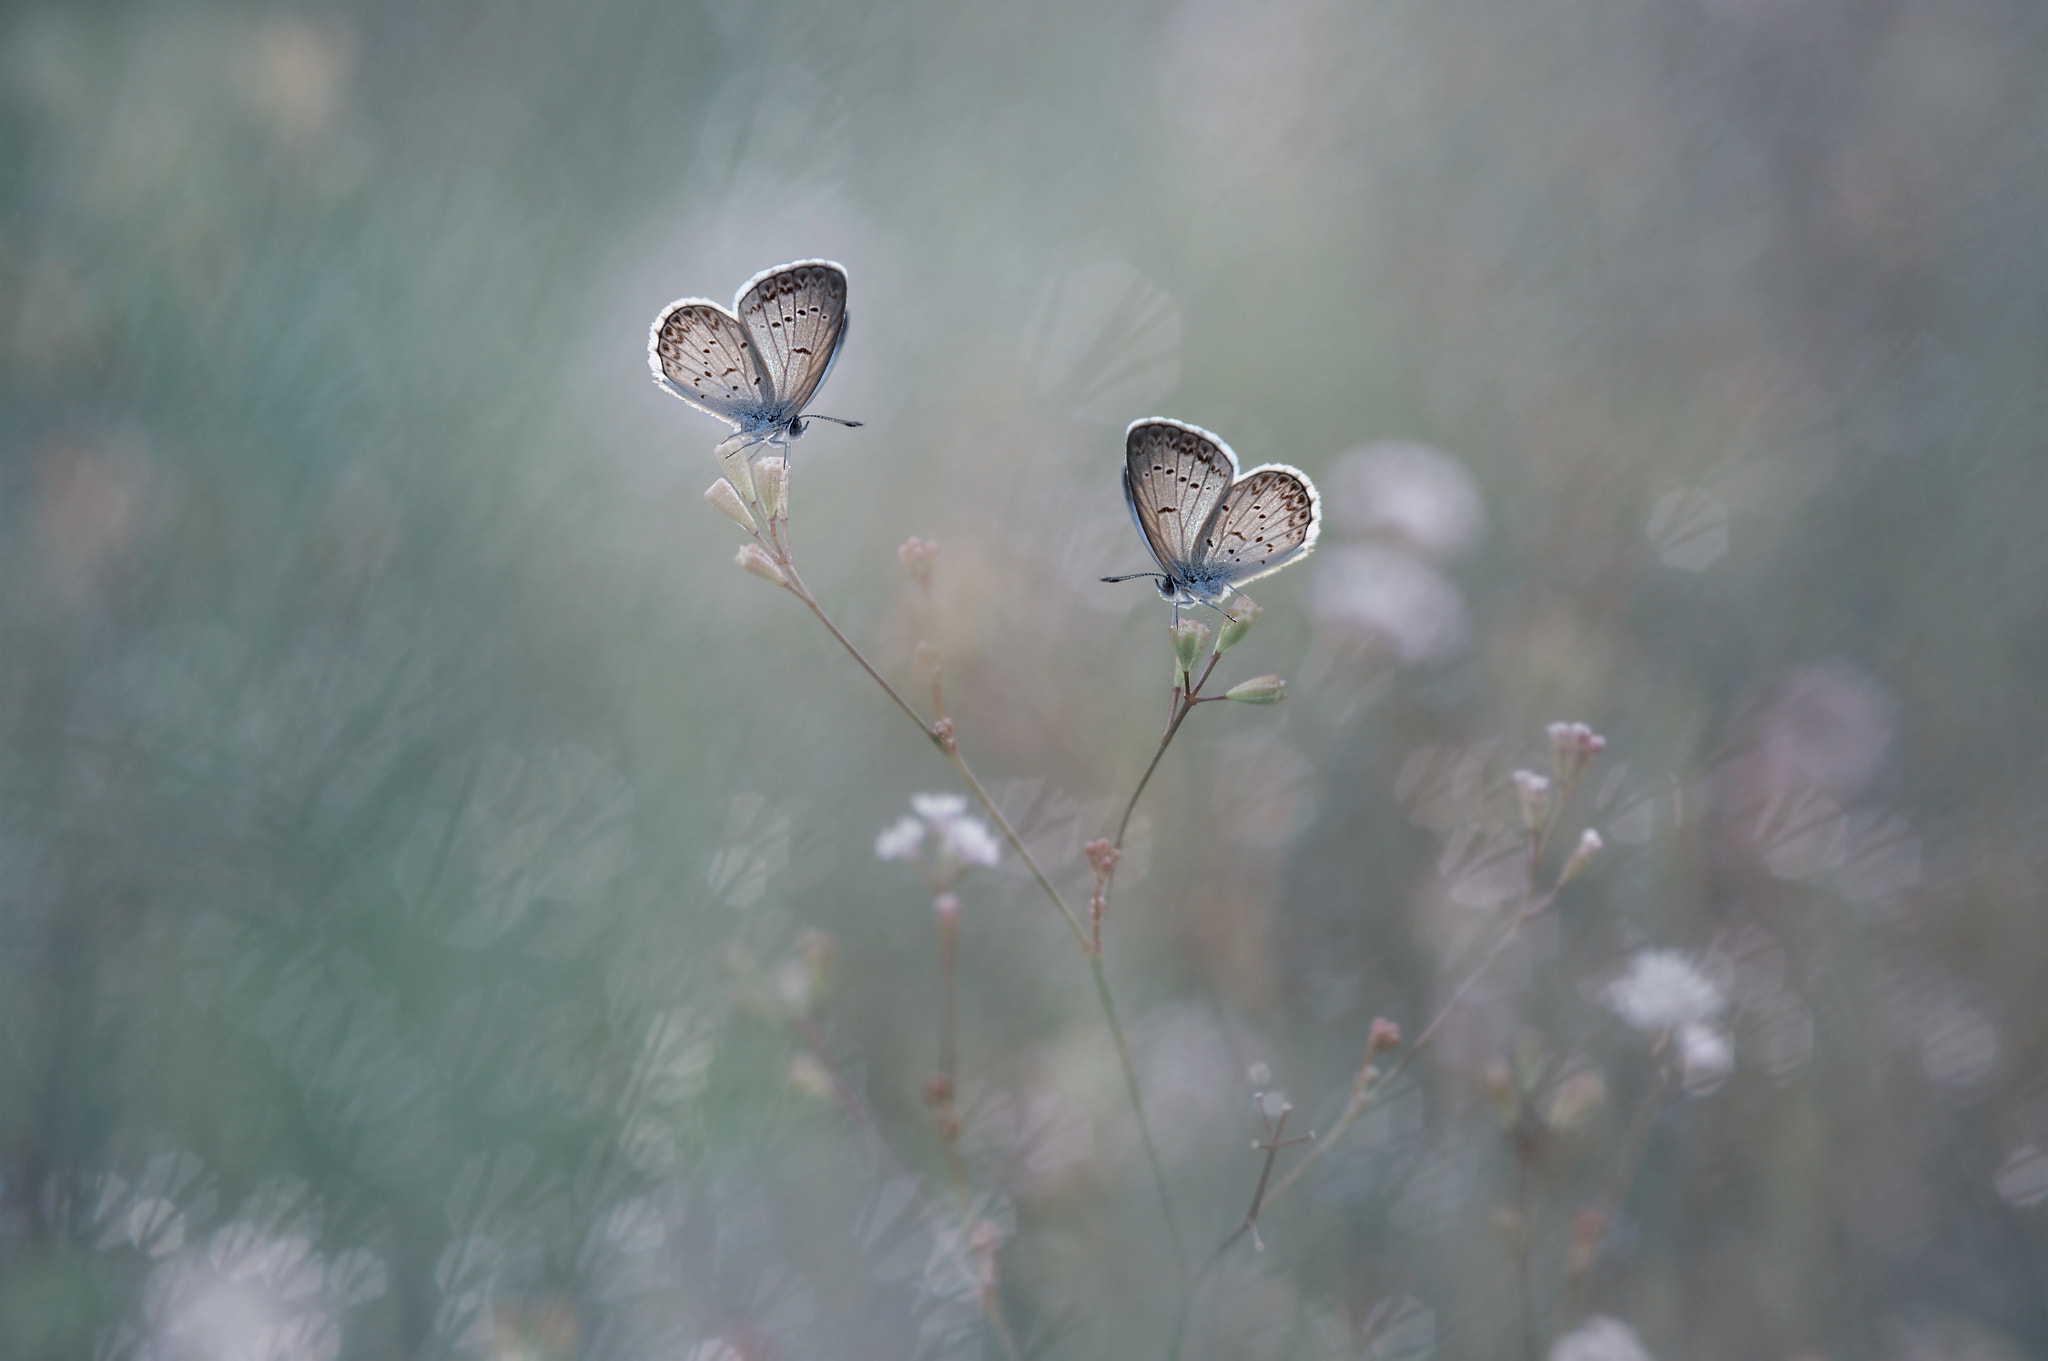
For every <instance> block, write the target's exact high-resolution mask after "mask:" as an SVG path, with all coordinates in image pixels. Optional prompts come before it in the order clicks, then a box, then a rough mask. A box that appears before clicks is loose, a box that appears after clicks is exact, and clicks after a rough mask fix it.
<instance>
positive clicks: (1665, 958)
mask: <svg viewBox="0 0 2048 1361" xmlns="http://www.w3.org/2000/svg"><path fill="white" fill-rule="evenodd" d="M1600 998H1601V1000H1602V1001H1603V1002H1605V1003H1606V1004H1607V1006H1608V1008H1609V1009H1610V1010H1612V1011H1613V1012H1614V1014H1615V1015H1617V1016H1619V1017H1621V1019H1622V1020H1623V1021H1625V1022H1626V1023H1627V1024H1628V1025H1629V1026H1630V1027H1631V1028H1633V1029H1636V1030H1640V1031H1642V1032H1643V1033H1644V1034H1646V1035H1661V1034H1663V1033H1664V1032H1665V1031H1668V1030H1670V1029H1672V1028H1673V1027H1674V1026H1687V1025H1699V1024H1702V1023H1704V1022H1707V1021H1711V1020H1713V1019H1714V1018H1715V1017H1717V1016H1719V1015H1720V1014H1721V1012H1722V1010H1723V1009H1724V1008H1725V1007H1726V1006H1727V1005H1728V999H1727V998H1726V997H1724V996H1722V994H1721V989H1720V988H1718V987H1716V986H1715V985H1714V981H1713V980H1712V979H1710V978H1708V977H1707V976H1706V975H1705V974H1704V973H1702V972H1700V970H1699V967H1698V966H1697V965H1695V964H1694V963H1693V962H1692V961H1691V960H1690V959H1687V958H1686V957H1685V956H1684V955H1682V954H1680V953H1679V952H1678V951H1676V950H1643V951H1641V952H1639V953H1638V954H1637V955H1636V957H1635V958H1634V959H1632V960H1630V961H1629V966H1628V972H1627V973H1625V974H1623V975H1622V976H1621V977H1620V978H1617V979H1615V980H1614V981H1613V982H1612V983H1609V984H1608V985H1607V987H1606V990H1605V991H1603V992H1602V993H1601V995H1600Z"/></svg>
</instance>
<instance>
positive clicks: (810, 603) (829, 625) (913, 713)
mask: <svg viewBox="0 0 2048 1361" xmlns="http://www.w3.org/2000/svg"><path fill="white" fill-rule="evenodd" d="M776 566H778V567H780V568H781V569H782V574H783V575H784V576H786V577H788V578H789V587H788V589H789V593H790V594H791V595H793V596H795V597H796V598H797V599H798V600H801V601H803V602H804V606H805V608H806V609H808V610H810V612H811V613H812V614H814V615H816V616H817V619H818V622H819V623H821V624H823V625H824V626H825V631H826V632H828V633H830V634H831V635H832V636H833V637H834V638H837V639H838V640H839V645H840V646H841V647H843V648H845V649H846V651H847V653H848V655H849V656H851V657H852V658H853V659H854V660H855V661H857V662H859V663H860V669H861V670H863V671H865V672H867V673H868V678H869V679H870V680H872V681H874V683H875V684H877V685H879V686H881V687H882V692H883V693H884V694H886V695H888V696H889V698H890V699H893V700H895V701H896V707H897V708H899V709H901V710H902V711H903V713H904V716H905V717H906V718H908V719H909V720H910V721H911V722H912V723H915V724H917V727H918V731H919V732H922V733H923V734H924V735H925V737H926V738H927V739H929V740H930V741H932V742H937V741H938V740H939V735H938V734H937V733H936V732H934V731H933V730H932V726H931V724H929V723H927V722H925V721H924V719H923V718H922V717H920V716H919V714H918V712H917V710H915V709H913V708H911V707H910V701H909V700H907V699H905V698H903V696H902V695H900V694H898V693H897V692H896V687H895V686H893V685H891V684H889V682H888V681H886V680H884V679H883V678H882V673H881V672H879V671H877V670H875V668H874V666H873V665H872V664H871V663H869V661H868V659H867V657H866V655H865V654H863V653H862V652H861V650H860V649H859V648H857V647H855V646H854V645H853V639H851V638H849V637H847V636H846V635H845V634H843V633H841V632H840V631H839V625H837V624H835V623H833V622H832V616H830V615H828V614H826V613H825V611H824V608H823V607H822V606H820V605H819V604H818V600H817V597H816V596H813V595H812V594H811V592H810V588H809V587H807V586H805V585H804V580H803V578H802V577H800V576H798V575H797V574H796V564H795V563H793V562H791V561H790V560H789V558H788V556H787V554H786V553H785V555H784V557H783V558H782V560H781V561H780V562H778V563H777V564H776ZM1069 915H1072V914H1069Z"/></svg>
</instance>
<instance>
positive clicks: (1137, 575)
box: [1102, 572, 1166, 582]
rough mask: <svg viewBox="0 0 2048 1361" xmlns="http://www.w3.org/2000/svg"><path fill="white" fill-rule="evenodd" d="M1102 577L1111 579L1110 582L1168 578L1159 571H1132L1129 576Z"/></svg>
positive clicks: (1107, 579)
mask: <svg viewBox="0 0 2048 1361" xmlns="http://www.w3.org/2000/svg"><path fill="white" fill-rule="evenodd" d="M1102 579H1103V580H1104V581H1109V582H1116V581H1164V580H1166V578H1165V577H1164V576H1163V575H1161V574H1160V573H1158V572H1132V573H1130V574H1129V575H1128V576H1120V577H1104V578H1102Z"/></svg>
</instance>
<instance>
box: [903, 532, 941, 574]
mask: <svg viewBox="0 0 2048 1361" xmlns="http://www.w3.org/2000/svg"><path fill="white" fill-rule="evenodd" d="M938 556H939V545H938V543H937V542H936V541H935V540H932V539H920V538H918V537H917V535H915V534H913V535H911V536H910V537H909V538H907V539H905V540H904V541H903V546H902V547H900V548H898V549H897V550H896V559H897V561H899V562H901V563H902V564H903V565H904V567H905V568H907V569H908V570H909V572H910V575H911V576H912V577H913V578H915V579H916V581H917V584H918V585H920V586H923V585H926V584H928V583H929V582H930V581H931V579H932V563H933V561H934V560H935V559H937V557H938Z"/></svg>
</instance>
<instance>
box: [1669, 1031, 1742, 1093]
mask: <svg viewBox="0 0 2048 1361" xmlns="http://www.w3.org/2000/svg"><path fill="white" fill-rule="evenodd" d="M1678 1059H1679V1063H1680V1065H1681V1066H1682V1067H1683V1068H1684V1070H1685V1089H1686V1090H1687V1091H1688V1092H1691V1093H1692V1094H1693V1095H1694V1096H1705V1095H1706V1094H1707V1093H1709V1092H1711V1091H1713V1090H1714V1089H1715V1088H1716V1087H1719V1086H1720V1085H1721V1084H1722V1083H1723V1082H1726V1081H1727V1080H1728V1075H1729V1074H1730V1073H1731V1072H1733V1071H1734V1070H1735V1046H1734V1044H1733V1043H1732V1042H1731V1041H1730V1040H1729V1038H1728V1032H1727V1031H1725V1030H1723V1029H1721V1028H1720V1027H1719V1026H1714V1025H1708V1024H1706V1023H1705V1022H1703V1021H1694V1022H1691V1023H1690V1024H1687V1025H1682V1026H1680V1027H1678Z"/></svg>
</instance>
